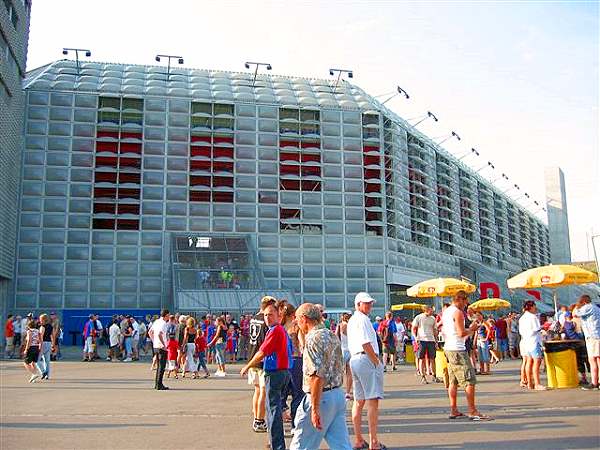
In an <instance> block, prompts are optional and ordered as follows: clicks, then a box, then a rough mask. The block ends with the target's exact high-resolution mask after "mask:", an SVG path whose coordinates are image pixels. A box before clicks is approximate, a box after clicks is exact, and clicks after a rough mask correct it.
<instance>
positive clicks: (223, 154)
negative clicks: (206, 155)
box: [213, 147, 233, 159]
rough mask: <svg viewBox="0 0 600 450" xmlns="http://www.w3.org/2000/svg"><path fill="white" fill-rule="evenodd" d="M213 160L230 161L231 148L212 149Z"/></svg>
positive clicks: (231, 155) (231, 156)
mask: <svg viewBox="0 0 600 450" xmlns="http://www.w3.org/2000/svg"><path fill="white" fill-rule="evenodd" d="M213 158H231V159H233V148H229V147H213Z"/></svg>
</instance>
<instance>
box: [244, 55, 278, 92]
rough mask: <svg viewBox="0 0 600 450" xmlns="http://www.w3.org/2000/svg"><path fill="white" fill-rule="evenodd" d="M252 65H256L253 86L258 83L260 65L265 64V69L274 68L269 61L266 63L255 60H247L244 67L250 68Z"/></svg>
mask: <svg viewBox="0 0 600 450" xmlns="http://www.w3.org/2000/svg"><path fill="white" fill-rule="evenodd" d="M250 66H255V67H254V77H253V78H252V87H254V85H255V84H256V76H257V75H258V68H259V67H260V66H265V69H267V70H271V69H273V66H271V64H269V63H264V62H253V61H246V62H245V63H244V67H245V68H246V69H249V68H250Z"/></svg>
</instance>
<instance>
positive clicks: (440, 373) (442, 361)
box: [435, 349, 448, 380]
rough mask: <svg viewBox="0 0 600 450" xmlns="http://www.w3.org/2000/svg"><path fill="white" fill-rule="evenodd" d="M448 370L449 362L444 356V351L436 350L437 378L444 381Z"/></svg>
mask: <svg viewBox="0 0 600 450" xmlns="http://www.w3.org/2000/svg"><path fill="white" fill-rule="evenodd" d="M447 368H448V360H447V359H446V355H444V350H440V349H438V350H436V352H435V376H436V378H439V379H440V380H443V379H444V370H446V369H447Z"/></svg>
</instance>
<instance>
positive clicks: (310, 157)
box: [302, 153, 321, 163]
mask: <svg viewBox="0 0 600 450" xmlns="http://www.w3.org/2000/svg"><path fill="white" fill-rule="evenodd" d="M302 162H318V163H320V162H321V155H319V154H315V153H303V154H302Z"/></svg>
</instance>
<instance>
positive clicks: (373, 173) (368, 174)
mask: <svg viewBox="0 0 600 450" xmlns="http://www.w3.org/2000/svg"><path fill="white" fill-rule="evenodd" d="M364 173H365V178H367V179H368V178H379V177H380V175H381V171H379V170H377V169H365V170H364Z"/></svg>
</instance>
